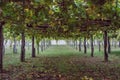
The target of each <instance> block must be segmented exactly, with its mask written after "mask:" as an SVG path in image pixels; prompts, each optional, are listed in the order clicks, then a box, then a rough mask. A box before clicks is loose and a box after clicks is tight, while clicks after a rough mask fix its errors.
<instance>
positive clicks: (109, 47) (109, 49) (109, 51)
mask: <svg viewBox="0 0 120 80" xmlns="http://www.w3.org/2000/svg"><path fill="white" fill-rule="evenodd" d="M108 53H111V45H110V37H108Z"/></svg>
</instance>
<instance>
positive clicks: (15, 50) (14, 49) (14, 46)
mask: <svg viewBox="0 0 120 80" xmlns="http://www.w3.org/2000/svg"><path fill="white" fill-rule="evenodd" d="M13 37H14V44H13V53H17V43H16V39H15V36H13Z"/></svg>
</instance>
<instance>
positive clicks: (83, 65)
mask: <svg viewBox="0 0 120 80" xmlns="http://www.w3.org/2000/svg"><path fill="white" fill-rule="evenodd" d="M111 58H112V59H111V61H110V62H107V63H105V62H103V61H102V60H103V59H102V58H100V57H94V58H91V57H89V56H88V55H84V54H83V53H79V52H77V51H75V50H74V49H72V48H70V47H67V46H54V47H51V48H49V49H48V50H47V51H45V52H44V53H42V54H40V55H39V56H38V57H36V58H30V59H27V60H26V62H24V63H18V64H17V65H9V67H6V70H7V71H6V72H5V73H3V74H2V75H0V77H1V78H0V80H82V78H83V77H85V76H87V77H89V78H90V79H86V80H120V59H119V58H115V59H113V58H114V56H111Z"/></svg>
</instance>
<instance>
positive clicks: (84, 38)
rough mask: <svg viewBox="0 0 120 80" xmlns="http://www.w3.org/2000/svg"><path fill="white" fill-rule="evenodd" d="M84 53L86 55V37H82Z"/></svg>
mask: <svg viewBox="0 0 120 80" xmlns="http://www.w3.org/2000/svg"><path fill="white" fill-rule="evenodd" d="M84 53H85V54H86V53H87V46H86V37H84Z"/></svg>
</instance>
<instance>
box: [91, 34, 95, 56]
mask: <svg viewBox="0 0 120 80" xmlns="http://www.w3.org/2000/svg"><path fill="white" fill-rule="evenodd" d="M91 57H94V45H93V36H92V35H91Z"/></svg>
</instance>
